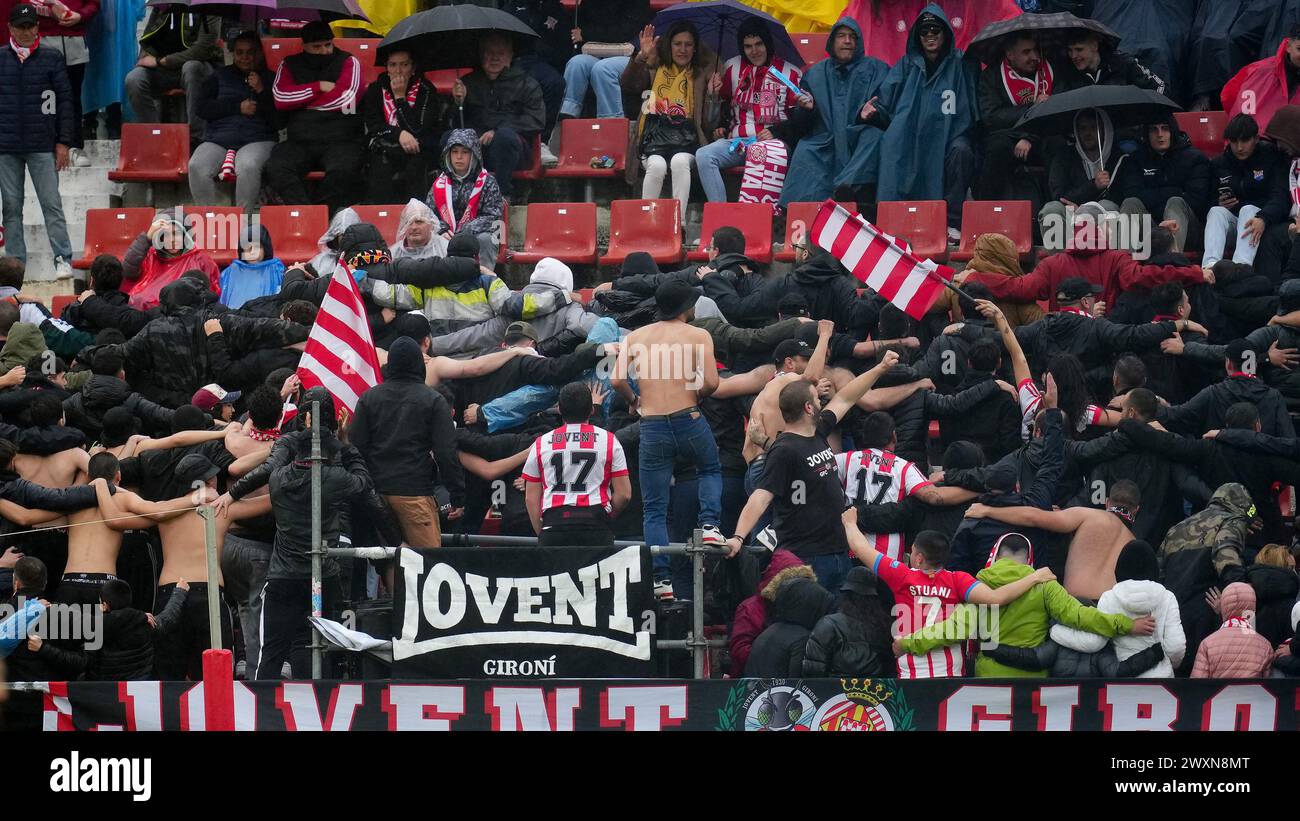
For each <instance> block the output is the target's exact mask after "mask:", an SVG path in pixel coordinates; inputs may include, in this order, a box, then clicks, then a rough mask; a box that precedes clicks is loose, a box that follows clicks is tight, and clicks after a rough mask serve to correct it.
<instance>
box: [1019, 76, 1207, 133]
mask: <svg viewBox="0 0 1300 821" xmlns="http://www.w3.org/2000/svg"><path fill="white" fill-rule="evenodd" d="M1090 108H1100V109H1103V110H1104V111H1105V112H1106V113H1107V114H1108V115H1109V116H1110V121H1111V124H1112V125H1114V127H1115V128H1127V127H1129V126H1135V125H1145V124H1146V123H1151V122H1163V121H1165V120H1166V119H1167V118H1168V117H1169V115H1170V114H1171V113H1172V112H1175V111H1181V110H1182V108H1181V107H1180V106H1179V105H1178V103H1175V102H1174V101H1173V100H1171V99H1169V98H1168V97H1166V96H1165V95H1163V94H1157V93H1156V92H1154V91H1147V90H1146V89H1144V88H1138V87H1137V86H1097V85H1094V86H1086V87H1084V88H1076V89H1075V90H1074V91H1064V92H1062V93H1060V94H1053V95H1052V96H1051V97H1048V98H1047V99H1046V100H1043V101H1042V102H1041V103H1035V104H1034V105H1032V106H1030V107H1029V110H1028V111H1026V112H1025V113H1024V115H1023V116H1022V117H1021V118H1020V122H1018V123H1016V128H1017V129H1023V130H1025V131H1033V132H1036V133H1039V134H1071V133H1073V131H1074V115H1075V114H1077V113H1079V112H1080V111H1083V110H1085V109H1090Z"/></svg>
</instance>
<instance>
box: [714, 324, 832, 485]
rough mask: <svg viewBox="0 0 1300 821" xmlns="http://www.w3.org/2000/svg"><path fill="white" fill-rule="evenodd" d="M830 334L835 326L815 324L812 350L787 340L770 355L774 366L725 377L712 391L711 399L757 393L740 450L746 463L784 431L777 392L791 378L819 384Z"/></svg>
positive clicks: (805, 343)
mask: <svg viewBox="0 0 1300 821" xmlns="http://www.w3.org/2000/svg"><path fill="white" fill-rule="evenodd" d="M834 332H835V323H834V322H832V321H830V320H829V319H823V320H821V321H820V322H818V323H817V347H816V348H809V347H808V343H807V342H804V341H802V340H799V339H787V340H785V341H783V342H781V343H780V344H779V345H777V346H776V350H774V351H773V352H772V358H773V359H774V360H775V364H774V365H763V366H762V367H758V368H755V369H754V370H752V371H749V372H748V373H742V374H737V375H735V376H731V377H727V378H726V379H723V380H722V381H721V382H720V383H719V385H718V389H717V390H716V391H714V392H713V397H714V398H715V399H730V398H731V397H733V396H746V395H748V394H752V393H757V394H758V396H757V397H755V399H754V404H753V405H752V406H751V407H750V411H749V419H750V433H749V435H747V436H746V437H745V446H744V450H743V451H742V454H743V455H744V457H745V461H746V462H747V463H748V462H753V461H754V458H755V457H756V456H758V455H759V454H761V453H762V452H763V443H764V442H767V441H771V440H772V439H775V438H776V435H777V434H778V433H780V432H781V431H782V430H783V429H784V428H782V427H781V425H782V422H781V414H780V413H779V412H778V411H777V407H776V398H777V396H779V395H780V393H781V389H782V388H783V387H785V386H786V384H788V383H789V382H790V381H791V380H794V379H803V380H804V381H806V382H811V383H812V384H814V385H820V383H821V380H822V373H823V372H824V371H825V370H826V354H827V350H828V348H829V343H830V338H831V334H833V333H834ZM827 386H829V382H828V383H827ZM823 392H824V391H823ZM760 434H761V437H760Z"/></svg>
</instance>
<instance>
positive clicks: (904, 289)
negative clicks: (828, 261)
mask: <svg viewBox="0 0 1300 821" xmlns="http://www.w3.org/2000/svg"><path fill="white" fill-rule="evenodd" d="M812 241H813V243H814V244H816V245H817V246H818V247H820V248H824V249H826V250H827V251H829V252H830V253H831V256H833V257H835V258H836V259H837V260H839V261H840V264H841V265H843V266H844V267H845V268H847V269H849V271H850V272H852V274H853V276H855V277H857V278H858V279H859V280H861V281H862V283H863V284H865V285H866V286H867V287H868V288H871V289H872V290H873V291H875V292H876V293H878V294H880V295H881V296H883V297H884V298H885V299H888V300H889V301H890V302H892V303H894V304H895V305H897V306H898V307H899V308H900V309H902V310H903V311H904V312H905V313H906V314H907V315H908V316H910V317H912V318H913V319H921V318H922V317H923V316H925V312H926V311H928V310H930V306H931V305H933V304H934V301H935V300H936V299H938V298H939V292H940V291H942V290H943V288H944V285H943V281H948V282H951V281H952V275H953V269H951V268H949V267H948V266H946V265H937V264H935V262H934V261H933V260H928V259H927V260H922V259H918V258H917V257H915V256H913V255H912V249H911V247H910V246H909V245H907V243H906V242H903V241H900V240H897V239H895V238H894V237H891V236H890V235H889V234H886V233H884V232H883V231H881V230H880V229H879V228H877V227H876V226H874V225H872V224H871V223H869V222H867V221H866V220H865V219H863V218H862V217H861V216H860V215H858V214H851V213H849V212H848V211H847V210H845V209H844V208H843V207H842V206H840V205H838V204H837V203H836V202H835V201H834V200H827V201H826V202H824V203H822V207H821V209H820V210H819V211H818V212H817V218H816V219H815V220H814V221H813V228H812ZM941 280H943V281H941Z"/></svg>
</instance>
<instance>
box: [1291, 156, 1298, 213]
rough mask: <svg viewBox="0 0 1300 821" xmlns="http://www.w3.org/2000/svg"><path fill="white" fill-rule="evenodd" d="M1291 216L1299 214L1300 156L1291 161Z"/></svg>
mask: <svg viewBox="0 0 1300 821" xmlns="http://www.w3.org/2000/svg"><path fill="white" fill-rule="evenodd" d="M1289 182H1290V184H1291V216H1293V217H1294V216H1297V215H1300V157H1296V158H1295V159H1294V160H1292V161H1291V175H1290V177H1289Z"/></svg>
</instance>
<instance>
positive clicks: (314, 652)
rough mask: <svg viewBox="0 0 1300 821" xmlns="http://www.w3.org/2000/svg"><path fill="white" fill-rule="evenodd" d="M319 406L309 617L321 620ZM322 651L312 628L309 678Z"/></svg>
mask: <svg viewBox="0 0 1300 821" xmlns="http://www.w3.org/2000/svg"><path fill="white" fill-rule="evenodd" d="M320 465H321V450H320V402H312V403H311V614H312V615H313V616H315V617H316V618H320V617H321V611H322V610H323V609H324V607H323V606H322V601H321V599H322V596H321V573H322V570H321V557H322V556H323V555H324V554H325V545H324V544H322V538H321V515H322V511H321V486H320ZM324 648H325V644H324V642H322V641H321V637H320V634H319V633H317V632H316V628H315V627H312V628H311V677H312V680H313V681H318V680H319V679H320V677H321V661H322V651H323V650H324Z"/></svg>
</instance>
